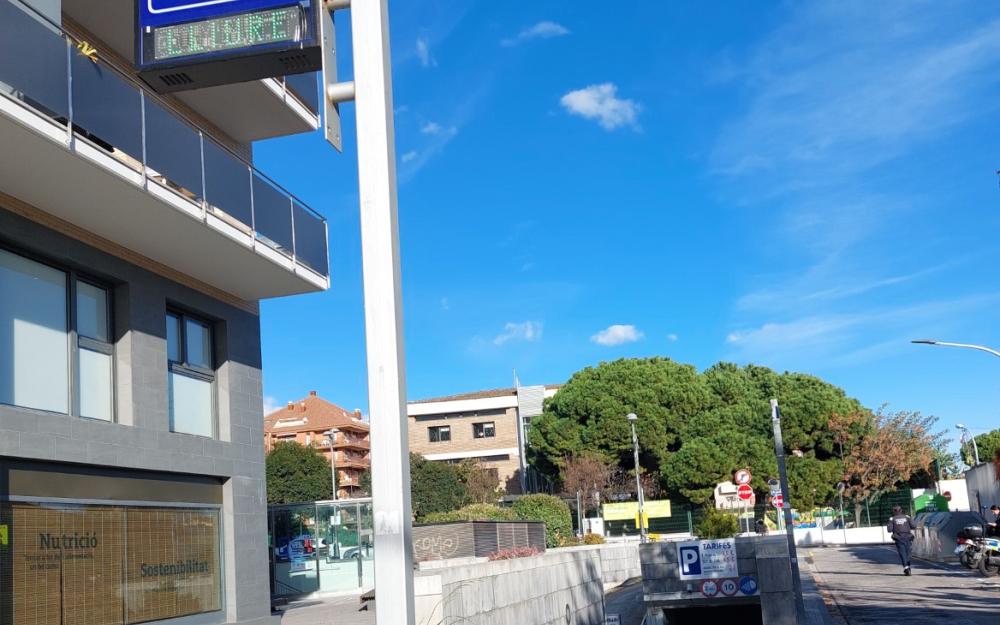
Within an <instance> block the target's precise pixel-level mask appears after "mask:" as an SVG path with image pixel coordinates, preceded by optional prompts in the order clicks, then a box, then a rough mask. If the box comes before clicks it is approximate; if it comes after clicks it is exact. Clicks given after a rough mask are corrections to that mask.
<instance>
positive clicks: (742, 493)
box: [736, 484, 753, 501]
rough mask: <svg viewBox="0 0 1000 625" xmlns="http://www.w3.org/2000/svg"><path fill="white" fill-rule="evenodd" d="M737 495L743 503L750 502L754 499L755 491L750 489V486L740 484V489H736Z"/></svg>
mask: <svg viewBox="0 0 1000 625" xmlns="http://www.w3.org/2000/svg"><path fill="white" fill-rule="evenodd" d="M736 495H737V496H738V497H739V498H740V499H742V500H743V501H749V500H750V499H753V489H752V488H750V485H749V484H740V486H739V488H737V489H736Z"/></svg>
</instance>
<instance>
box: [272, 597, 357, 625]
mask: <svg viewBox="0 0 1000 625" xmlns="http://www.w3.org/2000/svg"><path fill="white" fill-rule="evenodd" d="M360 607H361V602H360V600H359V599H358V597H357V596H356V595H352V596H348V597H324V598H323V599H315V600H306V601H297V602H294V603H290V604H289V605H288V607H287V608H285V609H284V610H281V611H279V612H275V615H277V616H280V617H281V625H375V612H374V610H359V608H360Z"/></svg>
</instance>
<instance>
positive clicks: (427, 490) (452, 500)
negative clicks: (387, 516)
mask: <svg viewBox="0 0 1000 625" xmlns="http://www.w3.org/2000/svg"><path fill="white" fill-rule="evenodd" d="M328 466H329V465H328ZM410 493H411V505H412V507H413V515H414V516H416V517H417V519H420V520H422V519H424V518H426V517H427V516H428V515H430V514H434V513H435V512H439V513H440V512H449V511H451V510H456V509H458V508H460V507H462V506H463V505H465V504H466V503H467V501H468V497H469V492H468V490H467V489H466V487H465V483H464V482H463V475H462V473H461V471H459V468H458V467H457V466H456V465H453V464H447V463H444V462H432V461H430V460H427V459H426V458H424V457H423V456H421V455H419V454H410Z"/></svg>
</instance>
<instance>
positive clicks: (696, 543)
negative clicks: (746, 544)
mask: <svg viewBox="0 0 1000 625" xmlns="http://www.w3.org/2000/svg"><path fill="white" fill-rule="evenodd" d="M677 565H678V568H679V573H680V578H681V579H685V580H686V579H725V578H727V577H737V560H736V541H735V540H734V539H732V538H726V539H720V540H691V541H687V542H680V543H677Z"/></svg>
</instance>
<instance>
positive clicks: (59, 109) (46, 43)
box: [0, 0, 329, 282]
mask: <svg viewBox="0 0 1000 625" xmlns="http://www.w3.org/2000/svg"><path fill="white" fill-rule="evenodd" d="M285 86H286V88H288V89H289V90H292V91H294V92H295V94H296V95H297V97H298V98H299V99H300V100H301V101H303V102H305V103H307V104H308V105H309V106H310V108H313V109H314V108H315V107H316V106H317V105H318V100H317V98H318V87H317V82H316V76H315V74H305V75H302V76H297V77H288V78H287V79H285ZM0 97H3V98H7V99H8V100H13V101H15V102H17V103H18V105H19V106H18V107H17V108H18V110H24V109H21V108H20V107H25V108H26V109H27V110H30V111H32V112H34V113H36V114H40V115H43V116H44V117H46V118H48V119H49V120H51V122H52V123H53V124H55V125H56V126H54V127H56V128H58V127H59V126H63V127H65V129H66V142H67V144H71V140H72V141H82V142H85V143H86V144H87V145H88V146H90V148H92V149H93V148H96V149H97V150H99V151H101V152H103V153H105V154H107V155H109V156H111V157H112V158H113V159H114V160H115V161H116V162H117V163H119V164H123V165H125V166H126V167H127V168H129V169H130V170H132V171H133V172H135V173H134V174H133V175H134V176H137V178H136V179H137V180H143V179H144V180H146V181H147V182H146V184H149V185H152V184H153V183H156V184H158V185H160V186H162V187H166V188H167V189H169V190H170V191H171V192H172V193H173V194H174V195H176V196H179V198H180V200H181V201H185V202H186V204H185V206H190V207H193V208H191V210H192V211H194V212H195V213H200V214H201V216H202V218H203V219H205V220H207V219H208V216H209V215H211V216H213V217H217V218H219V219H221V220H222V221H223V222H224V223H225V224H226V225H227V226H228V227H230V228H232V229H235V232H237V233H240V234H241V235H243V236H246V237H247V240H248V241H253V242H254V245H257V246H265V247H267V248H268V249H269V250H270V251H271V252H277V253H278V254H279V255H280V256H273V254H272V256H273V257H274V258H277V259H286V260H284V261H282V263H286V264H287V261H288V260H291V261H292V263H293V265H289V267H294V268H295V269H294V270H295V271H296V273H298V272H299V269H300V268H307V269H309V270H311V271H312V272H314V273H316V274H319V276H322V278H324V279H325V278H327V277H328V276H329V268H328V261H327V258H328V247H327V231H326V228H327V224H326V220H325V219H324V218H323V217H322V216H320V215H319V214H318V213H316V212H315V211H313V210H312V209H310V208H309V207H308V206H306V205H305V204H304V203H303V202H301V201H300V200H298V199H297V198H295V197H294V196H293V195H291V194H290V193H289V192H288V191H286V190H285V189H284V188H283V187H282V186H281V185H279V184H278V183H276V182H275V181H273V180H271V179H270V178H268V177H267V176H266V175H265V174H264V173H262V172H260V171H258V170H257V169H255V168H254V166H253V164H252V163H250V162H248V161H247V160H245V159H243V158H242V157H241V156H240V155H239V154H237V152H235V151H233V150H231V149H230V148H228V147H226V146H224V145H223V144H221V143H219V142H217V141H216V140H214V139H213V138H212V137H211V136H210V134H209V133H208V132H207V131H205V130H204V129H202V128H199V127H198V125H197V124H195V123H193V122H192V121H191V120H189V119H186V118H185V117H183V116H182V115H181V114H180V113H179V112H178V111H175V110H173V109H171V108H170V107H169V106H167V105H166V104H165V102H164V101H163V100H161V99H160V97H159V96H157V95H156V94H154V93H152V92H151V91H149V90H148V89H146V88H145V87H144V85H142V83H141V82H139V81H138V80H137V79H135V78H133V77H130V76H128V75H126V74H125V73H122V72H120V71H119V70H118V69H117V68H115V67H114V66H112V65H111V64H109V63H106V62H105V61H104V60H103V59H101V58H100V55H99V54H95V55H85V54H84V53H83V52H82V51H81V50H80V49H78V42H77V41H75V40H74V39H73V38H72V37H71V36H70V35H68V34H67V33H65V32H64V31H62V30H61V29H60V28H59V27H58V26H56V25H54V24H51V23H48V22H46V21H45V20H44V19H43V18H42V17H40V16H38V15H37V14H35V13H34V12H33V11H32V10H31V9H30V8H28V7H27V6H26V5H24V4H22V3H21V2H20V1H19V0H0ZM164 210H169V209H168V208H166V207H165V209H164ZM189 212H190V211H189ZM324 282H325V280H324Z"/></svg>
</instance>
